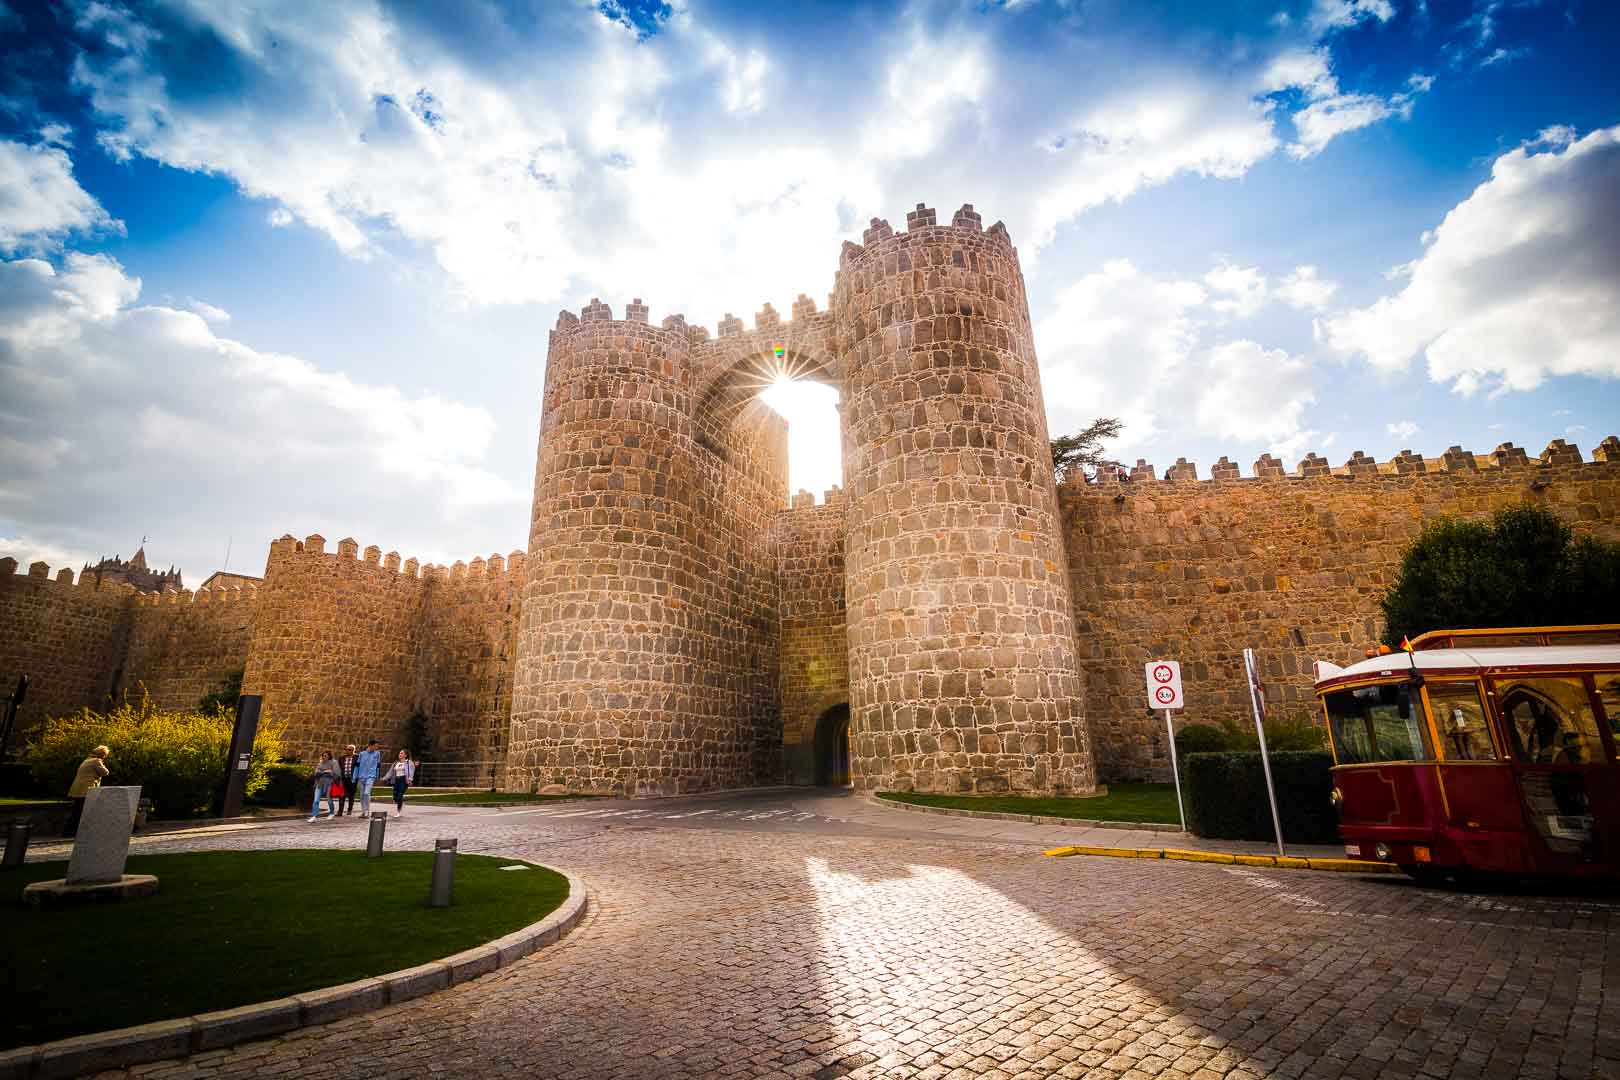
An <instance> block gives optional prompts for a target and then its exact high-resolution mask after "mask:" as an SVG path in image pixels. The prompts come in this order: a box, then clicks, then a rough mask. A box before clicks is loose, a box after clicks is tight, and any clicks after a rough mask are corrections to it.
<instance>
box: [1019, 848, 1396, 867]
mask: <svg viewBox="0 0 1620 1080" xmlns="http://www.w3.org/2000/svg"><path fill="white" fill-rule="evenodd" d="M1042 854H1043V855H1050V856H1052V857H1053V858H1059V859H1062V858H1067V857H1069V856H1071V855H1102V856H1106V857H1111V858H1115V859H1165V860H1167V861H1170V862H1201V863H1224V864H1226V865H1229V866H1231V865H1236V866H1269V867H1272V868H1274V869H1278V870H1334V871H1337V872H1339V873H1341V874H1398V873H1400V872H1401V868H1400V867H1398V866H1396V865H1394V864H1393V863H1385V862H1368V861H1364V860H1362V859H1316V858H1304V859H1296V858H1292V857H1290V856H1287V855H1237V854H1234V853H1232V852H1229V851H1183V850H1181V849H1179V848H1132V847H1119V848H1110V847H1086V846H1084V845H1076V846H1073V847H1056V848H1051V849H1049V850H1047V851H1044V852H1042Z"/></svg>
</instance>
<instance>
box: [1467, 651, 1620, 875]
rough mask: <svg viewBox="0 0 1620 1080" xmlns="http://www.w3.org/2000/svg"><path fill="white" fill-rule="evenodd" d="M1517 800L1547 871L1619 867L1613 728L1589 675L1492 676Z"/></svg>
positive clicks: (1619, 812) (1619, 810) (1619, 809)
mask: <svg viewBox="0 0 1620 1080" xmlns="http://www.w3.org/2000/svg"><path fill="white" fill-rule="evenodd" d="M1491 693H1492V695H1493V697H1494V698H1495V700H1496V707H1497V711H1498V713H1499V714H1500V716H1501V718H1502V724H1503V727H1504V729H1505V730H1504V734H1505V735H1506V736H1507V743H1508V752H1509V754H1510V755H1511V756H1512V759H1513V766H1514V767H1513V771H1514V775H1515V778H1516V779H1517V781H1518V785H1519V800H1520V804H1521V805H1522V806H1523V807H1524V813H1525V820H1526V822H1527V823H1528V824H1529V826H1530V832H1531V835H1532V836H1533V837H1534V838H1535V839H1536V840H1537V841H1538V842H1539V846H1540V848H1541V850H1542V851H1543V852H1544V853H1545V854H1546V856H1547V869H1549V870H1564V871H1567V872H1574V873H1582V872H1604V871H1609V870H1613V869H1616V868H1620V805H1617V794H1620V793H1617V792H1616V790H1615V789H1616V783H1615V772H1614V765H1613V764H1612V761H1613V759H1612V758H1611V756H1610V744H1611V743H1612V738H1611V736H1610V733H1609V732H1607V731H1605V730H1603V728H1604V727H1607V726H1608V725H1607V723H1606V722H1605V723H1604V724H1603V726H1601V727H1600V725H1599V716H1600V715H1601V714H1600V708H1601V705H1600V701H1599V698H1598V696H1597V694H1596V693H1595V690H1594V682H1593V680H1592V678H1591V676H1587V675H1506V676H1498V677H1496V678H1494V679H1492V680H1491Z"/></svg>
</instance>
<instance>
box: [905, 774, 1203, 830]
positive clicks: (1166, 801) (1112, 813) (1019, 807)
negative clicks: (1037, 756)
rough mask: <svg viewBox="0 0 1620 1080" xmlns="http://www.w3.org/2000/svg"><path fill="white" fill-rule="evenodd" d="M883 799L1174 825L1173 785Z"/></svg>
mask: <svg viewBox="0 0 1620 1080" xmlns="http://www.w3.org/2000/svg"><path fill="white" fill-rule="evenodd" d="M878 797H879V798H882V799H892V800H894V801H895V802H903V803H911V804H913V805H915V806H946V807H950V808H952V809H955V810H985V811H989V812H992V813H997V814H1041V815H1044V816H1046V817H1066V818H1087V819H1090V820H1092V821H1151V822H1155V823H1157V824H1161V825H1174V824H1175V823H1176V822H1177V821H1178V820H1179V818H1178V817H1177V814H1176V789H1175V785H1174V784H1110V785H1108V794H1107V795H1097V796H1093V797H1092V798H1089V799H1043V798H1037V797H1031V796H1024V795H914V794H911V793H909V792H899V791H885V792H881V793H879V795H878Z"/></svg>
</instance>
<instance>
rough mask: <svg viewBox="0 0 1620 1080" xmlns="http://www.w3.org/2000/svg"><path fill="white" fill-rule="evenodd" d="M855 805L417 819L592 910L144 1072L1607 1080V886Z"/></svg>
mask: <svg viewBox="0 0 1620 1080" xmlns="http://www.w3.org/2000/svg"><path fill="white" fill-rule="evenodd" d="M853 805H854V804H852V803H840V802H837V801H831V800H829V801H815V800H810V799H807V798H806V797H804V796H801V795H783V794H764V795H756V796H751V797H741V798H733V799H725V800H718V801H716V800H697V799H694V800H682V801H680V802H678V803H677V802H669V803H656V804H647V803H641V804H627V805H622V806H619V805H614V806H608V805H605V804H593V805H592V806H591V807H590V808H589V809H590V811H592V812H594V813H588V812H586V810H587V808H586V807H585V806H582V805H577V806H573V807H568V806H566V805H558V806H551V807H544V808H535V809H527V808H526V809H522V810H499V811H496V810H481V809H460V810H449V809H440V810H432V811H427V810H425V808H419V809H412V810H408V812H407V816H406V817H405V818H404V819H402V820H399V821H393V822H390V824H389V840H390V845H391V846H409V847H427V846H430V844H431V839H432V837H433V836H434V835H436V834H443V833H445V832H447V831H448V832H452V833H454V834H455V835H457V836H459V837H460V838H461V841H462V848H463V850H473V851H497V852H502V853H507V854H512V855H519V856H524V857H529V858H533V859H537V860H540V861H543V862H547V863H550V864H552V865H555V866H561V867H565V868H567V869H570V870H573V871H575V872H577V873H579V874H581V875H582V876H583V877H584V879H585V880H586V881H587V882H588V883H589V886H590V890H591V901H592V905H593V910H592V912H591V914H590V915H589V916H588V917H587V919H586V921H585V923H584V924H583V925H582V927H581V928H580V929H579V930H578V931H577V932H576V933H575V934H573V935H572V936H570V937H569V938H568V939H567V940H566V941H565V942H563V943H562V944H561V945H559V946H556V947H553V948H549V949H546V950H543V951H542V952H540V953H537V954H536V955H534V956H532V957H530V958H528V959H526V960H524V961H521V962H520V963H518V964H516V965H514V966H512V967H511V968H508V969H505V970H503V971H501V972H498V973H496V974H494V975H492V976H489V977H486V978H484V979H480V980H477V981H475V982H473V983H470V984H467V985H465V986H462V987H458V988H455V989H453V990H449V991H445V992H442V993H439V994H435V995H433V996H431V997H427V998H423V999H420V1000H418V1001H414V1002H408V1003H405V1004H402V1005H399V1006H394V1007H391V1008H389V1009H386V1010H383V1011H382V1012H378V1013H372V1014H369V1015H367V1016H364V1017H356V1018H353V1019H350V1020H347V1021H342V1022H340V1023H336V1024H332V1025H329V1026H326V1027H323V1028H316V1029H310V1030H306V1031H302V1032H297V1033H294V1034H291V1035H288V1036H284V1037H281V1038H278V1039H273V1040H267V1041H265V1042H261V1043H254V1044H248V1045H245V1046H242V1047H237V1048H235V1049H233V1050H229V1051H222V1052H218V1053H213V1054H208V1055H200V1056H197V1057H194V1058H191V1059H188V1060H186V1061H184V1062H175V1063H167V1064H164V1065H160V1066H157V1067H153V1066H146V1067H143V1068H142V1069H141V1070H139V1072H140V1075H143V1076H154V1077H178V1076H203V1075H208V1076H213V1075H218V1076H249V1075H252V1076H271V1075H289V1074H298V1075H316V1074H333V1075H335V1074H339V1073H348V1072H354V1071H356V1069H357V1068H359V1069H361V1070H362V1071H363V1073H364V1074H365V1075H373V1076H375V1075H384V1074H387V1075H399V1076H415V1075H423V1074H427V1073H433V1074H437V1075H443V1076H454V1077H463V1076H464V1077H491V1076H525V1077H557V1078H569V1080H572V1078H582V1080H583V1078H598V1077H635V1078H662V1077H709V1076H715V1077H756V1076H770V1077H788V1076H808V1077H816V1078H830V1077H842V1076H856V1077H924V1078H935V1077H953V1078H979V1080H983V1078H988V1080H1005V1078H1008V1077H1017V1078H1020V1080H1027V1078H1032V1077H1046V1076H1068V1077H1075V1076H1088V1075H1091V1076H1123V1077H1130V1078H1133V1080H1134V1078H1138V1077H1147V1076H1164V1077H1174V1078H1176V1080H1180V1078H1182V1077H1186V1076H1191V1077H1196V1078H1198V1080H1205V1078H1209V1077H1217V1076H1226V1077H1232V1078H1242V1077H1259V1076H1273V1075H1275V1076H1287V1077H1339V1076H1347V1077H1358V1078H1359V1077H1384V1076H1392V1077H1400V1076H1436V1077H1439V1076H1454V1077H1514V1076H1527V1077H1557V1076H1568V1077H1587V1076H1598V1077H1617V1078H1620V902H1616V901H1614V900H1612V899H1606V898H1600V897H1590V896H1565V897H1559V896H1535V895H1489V896H1466V895H1460V894H1455V893H1448V892H1436V891H1430V890H1424V889H1420V888H1418V887H1416V886H1413V885H1411V884H1409V883H1407V882H1406V881H1404V880H1401V879H1396V878H1388V877H1378V878H1374V877H1360V876H1355V875H1343V874H1325V873H1312V872H1302V871H1282V870H1258V869H1249V868H1245V867H1230V866H1211V865H1200V864H1188V863H1170V862H1161V861H1153V862H1143V861H1138V860H1128V859H1085V858H1077V859H1050V858H1045V857H1043V856H1041V855H1040V854H1039V852H1038V850H1037V849H1036V848H1035V847H1033V846H1031V845H1030V844H1028V843H1012V842H1001V841H987V840H982V839H976V840H965V839H961V838H953V837H950V836H946V835H943V834H941V833H940V832H938V830H939V829H941V828H945V829H948V828H950V827H951V826H950V823H951V822H952V821H953V820H954V819H937V820H936V819H934V818H932V817H928V816H923V815H917V816H916V818H917V820H916V821H915V823H914V822H913V818H912V816H910V815H903V814H901V813H900V812H893V813H894V816H895V817H896V818H904V820H899V821H896V822H895V823H894V824H893V825H892V826H888V827H885V826H883V825H880V824H877V823H874V822H869V821H868V822H845V821H840V820H839V817H838V815H839V814H841V813H844V812H845V811H846V810H847V809H849V808H851V807H853ZM621 809H623V810H626V811H627V812H626V813H622V814H614V815H613V816H606V815H604V814H602V813H600V812H601V811H606V810H615V811H616V810H621ZM846 816H853V815H846ZM361 835H362V829H361V826H360V825H359V824H358V823H348V822H332V823H326V822H320V823H316V824H305V823H303V822H301V821H300V822H296V823H282V824H278V825H275V826H272V827H265V828H254V829H248V830H239V831H236V832H233V833H223V834H221V833H211V834H200V835H187V836H171V837H167V838H161V839H159V838H153V842H152V843H150V844H148V845H145V848H146V850H165V849H170V848H174V849H182V848H205V847H208V848H211V847H217V846H313V845H325V844H355V845H358V844H359V843H360V842H361ZM356 1062H359V1063H362V1064H361V1065H359V1066H357V1065H356V1064H355V1063H356Z"/></svg>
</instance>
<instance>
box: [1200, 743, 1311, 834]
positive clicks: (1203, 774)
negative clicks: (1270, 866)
mask: <svg viewBox="0 0 1620 1080" xmlns="http://www.w3.org/2000/svg"><path fill="white" fill-rule="evenodd" d="M1332 768H1333V755H1332V754H1328V753H1324V752H1320V751H1297V750H1285V751H1282V752H1280V753H1275V754H1272V755H1271V778H1272V781H1273V782H1274V783H1275V784H1276V787H1277V814H1278V816H1279V817H1281V818H1282V830H1283V840H1284V841H1285V842H1289V843H1296V844H1330V843H1333V842H1335V841H1336V840H1337V839H1338V837H1339V820H1338V815H1337V814H1335V813H1334V812H1333V806H1332V804H1331V803H1330V802H1329V801H1328V796H1329V794H1330V793H1331V792H1332V790H1333V780H1332V777H1331V775H1330V773H1329V770H1330V769H1332ZM1182 791H1183V793H1184V794H1185V796H1186V801H1187V827H1188V828H1189V829H1191V830H1192V832H1193V833H1194V834H1195V835H1197V836H1207V837H1212V838H1217V839H1222V840H1271V839H1273V838H1274V836H1275V833H1274V832H1273V830H1272V824H1271V804H1270V802H1269V801H1268V800H1267V798H1266V777H1265V773H1264V771H1263V770H1262V768H1261V765H1260V755H1259V754H1258V753H1246V752H1238V753H1224V754H1193V755H1191V756H1190V757H1188V758H1187V762H1186V765H1185V767H1184V771H1183V773H1182Z"/></svg>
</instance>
